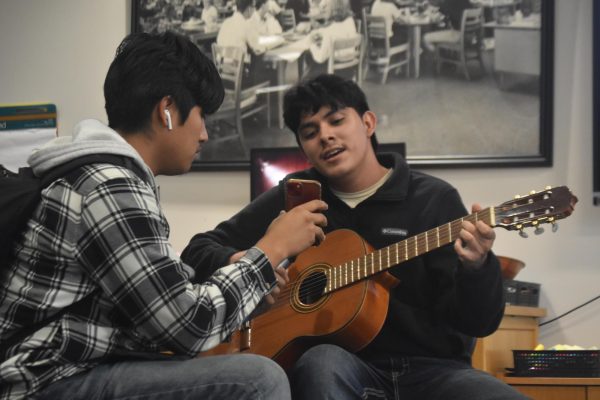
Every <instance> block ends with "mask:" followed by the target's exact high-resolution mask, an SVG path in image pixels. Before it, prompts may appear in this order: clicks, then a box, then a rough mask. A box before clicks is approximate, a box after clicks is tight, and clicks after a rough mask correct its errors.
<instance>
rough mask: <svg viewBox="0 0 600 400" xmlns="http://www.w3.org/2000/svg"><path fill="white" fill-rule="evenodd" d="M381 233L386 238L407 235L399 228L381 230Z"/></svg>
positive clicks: (404, 230)
mask: <svg viewBox="0 0 600 400" xmlns="http://www.w3.org/2000/svg"><path fill="white" fill-rule="evenodd" d="M381 233H382V234H383V235H388V236H406V235H407V234H408V232H407V231H406V229H400V228H381Z"/></svg>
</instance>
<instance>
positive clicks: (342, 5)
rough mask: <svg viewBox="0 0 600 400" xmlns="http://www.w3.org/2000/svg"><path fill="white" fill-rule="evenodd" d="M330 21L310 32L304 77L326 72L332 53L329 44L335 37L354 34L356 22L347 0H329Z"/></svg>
mask: <svg viewBox="0 0 600 400" xmlns="http://www.w3.org/2000/svg"><path fill="white" fill-rule="evenodd" d="M329 1H330V4H331V23H330V24H329V25H327V26H325V27H322V28H318V29H315V30H313V31H312V32H311V33H310V36H309V40H310V46H309V51H308V54H307V56H306V63H307V68H306V70H305V73H304V77H314V76H317V75H320V74H322V73H325V72H327V62H328V60H329V57H331V55H332V48H331V44H332V42H333V40H335V39H342V38H350V37H353V36H356V34H357V31H356V23H355V22H354V18H353V17H352V11H351V10H350V5H349V2H348V0H329Z"/></svg>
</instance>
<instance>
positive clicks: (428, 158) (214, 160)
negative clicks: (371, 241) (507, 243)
mask: <svg viewBox="0 0 600 400" xmlns="http://www.w3.org/2000/svg"><path fill="white" fill-rule="evenodd" d="M148 1H149V0H132V7H131V9H132V13H131V16H132V19H131V29H132V31H133V32H141V31H144V28H143V27H142V26H143V24H142V23H141V21H142V20H143V8H144V7H143V4H145V3H148ZM474 1H479V2H485V0H474ZM533 1H535V0H533ZM537 1H538V2H540V3H541V12H540V14H541V28H540V49H539V54H540V62H539V65H540V73H539V78H538V82H537V86H536V90H537V93H539V116H538V120H539V122H538V127H539V132H531V135H532V140H534V141H536V143H535V144H534V146H535V148H532V150H531V151H530V152H528V153H526V154H522V153H520V152H515V153H514V154H513V153H511V152H504V150H502V151H498V153H497V154H496V153H495V150H494V149H492V150H491V151H489V152H484V153H483V154H470V153H462V152H459V154H453V153H450V154H443V153H442V152H431V154H416V153H412V154H411V151H415V149H418V146H414V144H413V143H411V141H410V140H407V139H406V138H405V137H403V136H402V135H401V134H399V135H398V137H395V138H389V137H387V138H386V137H383V138H382V136H381V135H379V131H378V138H379V141H380V143H385V142H386V141H389V142H395V141H397V140H398V139H401V140H403V141H405V142H406V143H407V148H408V149H409V151H408V154H407V160H408V162H409V163H410V164H411V165H413V166H416V167H418V168H498V167H549V166H552V163H553V107H554V101H553V92H554V16H555V5H554V0H537ZM179 2H180V0H163V3H165V4H169V3H179ZM518 3H520V2H516V1H515V4H518ZM488 18H489V17H488ZM493 18H495V17H493ZM146 26H147V24H146ZM486 29H487V28H486ZM487 31H488V32H489V29H487ZM488 34H489V33H488ZM491 73H492V74H494V72H493V71H491ZM455 79H456V80H460V79H461V78H460V76H458V75H457V76H456V77H455ZM464 83H465V85H468V84H469V83H468V82H464ZM368 98H369V101H370V102H371V103H372V101H371V96H370V95H369V94H368ZM371 106H373V104H371ZM374 111H376V112H377V111H378V110H377V109H375V108H374ZM392 113H393V112H392ZM507 118H510V117H507ZM250 129H253V128H252V127H251V128H250ZM257 129H261V130H262V126H261V127H260V128H257ZM481 129H486V127H485V126H482V127H481ZM280 133H281V135H288V137H287V138H285V140H283V141H282V142H281V143H278V144H276V145H273V144H272V143H258V144H256V145H253V146H251V147H273V146H275V147H277V146H281V147H287V146H291V145H294V141H293V135H292V134H291V133H290V132H289V131H287V132H286V129H282V130H281V132H280ZM448 134H450V135H452V134H454V133H453V132H449V133H448ZM500 134H502V133H500ZM211 136H212V135H211V131H210V130H209V138H210V137H211ZM423 136H427V135H423ZM290 138H292V139H290ZM419 140H424V141H425V140H428V139H427V138H426V137H425V138H423V139H419ZM429 140H431V139H429ZM230 149H232V146H231V144H228V143H222V144H220V145H218V147H217V146H214V147H213V148H212V149H211V140H210V139H209V142H208V143H207V144H206V146H204V150H203V152H201V154H200V158H199V159H198V160H196V161H195V162H194V163H193V167H192V170H194V171H199V170H203V171H225V170H248V169H249V168H250V159H249V152H248V153H247V155H246V158H241V159H235V158H233V157H232V158H229V157H228V155H229V152H230ZM211 154H212V155H211ZM203 155H205V158H202V157H203Z"/></svg>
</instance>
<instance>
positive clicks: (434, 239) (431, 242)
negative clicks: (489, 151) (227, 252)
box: [278, 211, 483, 302]
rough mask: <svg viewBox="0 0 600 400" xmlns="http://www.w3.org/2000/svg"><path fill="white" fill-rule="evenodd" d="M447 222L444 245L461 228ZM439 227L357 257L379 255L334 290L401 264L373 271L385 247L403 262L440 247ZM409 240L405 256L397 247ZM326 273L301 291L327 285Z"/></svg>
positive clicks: (380, 259) (338, 267)
mask: <svg viewBox="0 0 600 400" xmlns="http://www.w3.org/2000/svg"><path fill="white" fill-rule="evenodd" d="M482 212H483V211H482ZM482 212H480V213H482ZM469 217H470V216H469ZM466 218H467V217H465V218H464V219H466ZM449 224H450V231H448V229H446V228H445V227H444V232H443V233H442V234H441V235H440V236H439V242H440V243H444V245H447V244H450V243H451V242H452V241H454V239H452V237H453V236H457V234H453V232H454V231H455V230H460V229H462V220H455V221H451V222H450V223H449ZM439 228H440V227H438V228H434V229H432V230H430V231H427V232H423V233H420V234H418V235H416V236H413V237H411V238H409V239H406V240H404V241H402V242H398V243H395V244H393V245H391V246H388V247H384V248H383V249H379V250H376V251H374V252H373V253H367V254H364V255H362V256H361V257H359V259H360V258H363V257H365V260H366V257H367V256H368V255H369V254H379V256H378V257H377V260H375V258H374V257H373V259H372V260H371V261H368V260H366V263H365V264H363V265H360V262H359V263H358V269H366V270H367V274H366V275H363V277H362V278H360V279H351V282H350V283H348V280H347V279H346V282H345V283H344V284H343V285H341V286H340V287H336V288H334V290H337V289H341V288H343V287H345V286H348V285H350V284H353V283H356V282H359V281H361V280H363V279H366V278H368V277H370V276H372V275H375V274H377V273H379V272H381V271H383V270H385V269H389V268H390V267H392V266H394V265H397V264H401V262H399V263H388V262H385V264H388V265H386V267H385V268H384V269H382V270H378V271H375V268H377V267H376V266H375V261H377V262H379V263H380V264H381V263H382V255H381V254H382V253H383V252H385V251H387V249H389V254H390V259H401V260H402V262H404V261H407V260H409V259H412V258H414V257H417V256H419V255H421V254H423V253H426V252H427V251H428V249H429V248H431V249H432V250H433V249H436V248H439V247H441V245H440V246H438V245H437V244H438V236H437V235H433V232H435V231H436V230H437V229H439ZM423 236H424V237H425V238H427V240H426V241H425V240H424V239H423V238H422V237H423ZM420 237H421V238H420ZM410 240H412V241H413V242H414V241H416V244H410V245H408V244H406V245H405V246H404V247H405V248H406V250H408V253H411V252H412V250H413V249H414V248H415V246H416V254H413V255H410V256H409V257H408V258H406V254H407V253H406V250H405V249H401V248H399V246H400V245H401V244H402V243H405V242H408V241H410ZM396 249H398V250H399V251H398V250H396ZM385 257H386V258H387V256H385ZM355 260H357V259H354V260H349V261H347V262H346V263H345V264H346V268H345V271H344V272H346V274H347V272H348V271H347V270H348V265H347V264H348V263H352V262H353V261H355ZM343 265H344V264H339V265H337V266H333V267H329V271H327V272H329V274H330V275H331V271H332V270H333V269H338V270H342V269H344V267H343ZM350 269H352V270H356V268H354V267H350ZM368 270H370V271H371V272H369V271H368ZM352 272H353V271H351V273H352ZM359 272H361V273H362V272H363V271H357V275H360V273H359ZM326 275H327V273H326V272H322V273H321V274H320V278H316V279H312V282H311V283H308V284H306V285H304V286H302V291H303V292H304V293H306V292H310V291H312V290H313V289H316V288H319V287H320V286H323V283H324V282H325V287H326V286H327V285H326V283H327V282H328V281H329V279H328V278H327V276H326ZM313 276H314V275H313ZM307 279H308V278H307ZM338 279H339V280H340V283H341V282H342V280H343V278H338ZM292 289H293V288H292V287H290V285H288V286H286V288H284V290H282V291H281V292H280V293H279V295H278V297H282V296H287V295H288V294H289V292H290V291H291V290H292ZM286 302H287V301H286Z"/></svg>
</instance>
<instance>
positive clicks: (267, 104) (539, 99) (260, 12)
mask: <svg viewBox="0 0 600 400" xmlns="http://www.w3.org/2000/svg"><path fill="white" fill-rule="evenodd" d="M132 1H133V2H132V30H133V31H134V32H161V31H165V30H172V31H175V32H178V33H181V34H184V35H186V36H188V37H189V38H190V39H191V40H192V41H193V42H194V43H196V44H197V45H198V47H199V48H200V49H201V50H202V51H203V52H204V53H205V54H206V55H207V56H208V57H210V58H211V59H213V61H214V62H215V64H216V65H217V68H218V69H219V72H220V74H221V77H222V78H223V82H224V84H225V87H226V91H227V95H226V99H225V101H224V103H223V105H222V107H221V109H219V111H218V112H217V113H215V114H214V115H211V116H208V117H207V129H208V134H209V141H208V142H207V143H206V144H205V145H204V146H203V150H202V152H201V153H200V155H199V158H198V159H197V160H196V161H195V162H194V167H193V169H195V170H233V169H248V168H249V166H250V153H251V150H252V149H253V148H271V147H272V148H277V147H292V146H295V145H296V142H295V139H294V135H293V133H292V132H291V131H289V130H288V129H287V128H286V127H285V124H284V121H283V115H282V107H283V96H284V93H285V91H286V90H287V89H288V88H289V87H290V86H291V85H293V84H294V83H296V82H298V81H299V80H300V79H304V78H306V77H311V76H315V74H318V73H323V72H332V73H336V74H342V75H344V76H348V77H351V78H352V79H354V80H355V81H356V82H357V83H358V84H359V85H360V86H361V88H362V89H363V91H364V92H365V93H366V95H367V99H368V101H369V105H370V108H371V110H372V111H374V112H375V114H376V115H377V117H378V127H377V137H378V140H379V142H380V143H397V142H403V143H405V144H406V155H407V159H408V161H409V163H410V164H412V165H415V166H416V167H419V168H427V167H435V168H447V167H503V166H506V167H524V166H531V167H536V166H538V167H542V166H550V165H552V142H553V127H552V109H553V98H552V96H553V46H554V41H553V31H554V0H395V1H394V0H390V1H388V0H374V1H373V0H237V1H232V0H132ZM236 3H237V4H236ZM237 43H239V45H237ZM234 47H239V50H237V49H235V48H234Z"/></svg>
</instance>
